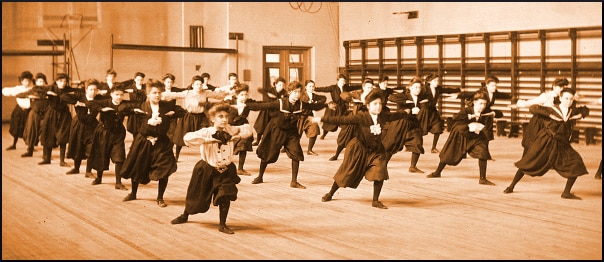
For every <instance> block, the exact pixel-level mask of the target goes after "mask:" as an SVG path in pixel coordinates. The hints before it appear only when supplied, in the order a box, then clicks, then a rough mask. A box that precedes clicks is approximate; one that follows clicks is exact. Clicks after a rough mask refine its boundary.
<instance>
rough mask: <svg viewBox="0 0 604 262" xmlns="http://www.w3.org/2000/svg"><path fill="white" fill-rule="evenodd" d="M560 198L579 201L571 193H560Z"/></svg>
mask: <svg viewBox="0 0 604 262" xmlns="http://www.w3.org/2000/svg"><path fill="white" fill-rule="evenodd" d="M561 197H562V198H566V199H577V200H580V199H581V198H580V197H578V196H575V195H574V194H572V193H562V196H561Z"/></svg>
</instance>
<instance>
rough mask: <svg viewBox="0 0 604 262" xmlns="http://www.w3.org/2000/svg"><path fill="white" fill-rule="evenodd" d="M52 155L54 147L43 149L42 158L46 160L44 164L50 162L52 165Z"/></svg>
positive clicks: (44, 147)
mask: <svg viewBox="0 0 604 262" xmlns="http://www.w3.org/2000/svg"><path fill="white" fill-rule="evenodd" d="M51 155H52V147H50V146H43V147H42V158H43V159H44V162H49V163H50V156H51Z"/></svg>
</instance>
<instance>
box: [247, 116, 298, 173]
mask: <svg viewBox="0 0 604 262" xmlns="http://www.w3.org/2000/svg"><path fill="white" fill-rule="evenodd" d="M282 147H283V148H284V149H285V153H286V154H287V157H289V158H290V159H292V160H297V161H304V153H303V151H302V146H301V145H300V136H299V134H298V130H297V129H296V128H291V129H281V128H280V127H279V126H278V124H277V123H276V122H275V121H271V122H269V124H268V125H267V126H266V130H264V134H263V136H262V140H261V141H260V144H259V145H258V148H257V149H256V155H257V156H258V157H259V158H260V159H262V160H263V161H264V162H267V163H269V164H270V163H275V162H277V160H278V159H279V154H281V148H282Z"/></svg>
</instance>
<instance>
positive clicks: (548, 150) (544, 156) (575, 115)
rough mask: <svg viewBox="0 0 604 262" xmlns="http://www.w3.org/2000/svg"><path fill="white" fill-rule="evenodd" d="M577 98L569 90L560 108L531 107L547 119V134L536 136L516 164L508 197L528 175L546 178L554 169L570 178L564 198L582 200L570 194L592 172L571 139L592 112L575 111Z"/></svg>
mask: <svg viewBox="0 0 604 262" xmlns="http://www.w3.org/2000/svg"><path fill="white" fill-rule="evenodd" d="M574 98H575V90H573V89H571V88H565V89H563V90H562V91H561V92H560V104H557V105H554V106H551V107H550V106H541V105H538V104H535V105H532V106H530V107H529V110H530V112H531V113H533V114H535V115H539V116H541V117H543V129H544V130H543V131H542V132H539V133H537V134H536V135H535V136H534V139H533V142H532V143H531V144H530V145H529V146H528V148H526V150H525V154H524V155H523V156H522V158H521V159H520V160H519V161H518V162H516V163H515V165H516V167H518V171H517V172H516V175H515V176H514V179H513V180H512V183H511V184H510V186H508V187H507V188H506V189H505V190H504V191H503V192H504V193H506V194H507V193H512V192H514V187H515V186H516V184H517V183H518V182H519V181H520V179H522V177H523V176H524V175H525V174H527V175H529V176H543V175H545V173H547V172H548V171H549V170H550V169H554V170H556V172H558V174H560V175H561V176H562V177H564V178H566V186H565V187H564V191H563V192H562V195H561V197H562V198H566V199H581V198H580V197H578V196H575V195H574V194H573V193H571V192H570V190H571V189H572V187H573V185H574V184H575V181H576V180H577V177H579V176H582V175H586V174H587V173H588V172H587V168H586V167H585V163H583V159H582V158H581V155H579V153H578V152H577V151H576V150H575V149H574V148H573V147H572V146H571V143H570V139H571V134H572V130H573V128H574V126H575V123H576V121H577V119H581V118H585V117H586V116H587V115H588V114H589V109H588V108H587V107H585V106H582V107H579V108H576V109H573V107H572V104H573V101H574Z"/></svg>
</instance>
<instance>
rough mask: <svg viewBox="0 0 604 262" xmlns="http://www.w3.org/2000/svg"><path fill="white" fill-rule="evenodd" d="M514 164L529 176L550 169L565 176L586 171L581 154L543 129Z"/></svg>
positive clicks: (585, 172)
mask: <svg viewBox="0 0 604 262" xmlns="http://www.w3.org/2000/svg"><path fill="white" fill-rule="evenodd" d="M515 165H516V167H518V168H519V169H520V170H522V171H523V172H524V173H525V174H527V175H529V176H543V175H545V173H547V171H549V170H550V169H554V170H556V172H558V174H560V176H562V177H565V178H570V177H578V176H582V175H585V174H587V173H588V172H587V168H586V167H585V163H584V162H583V159H582V158H581V155H580V154H579V153H578V152H577V151H576V150H575V149H574V148H572V146H571V144H570V142H569V141H567V140H561V139H555V138H553V137H552V134H551V133H549V132H547V131H545V130H544V131H543V132H540V133H539V134H537V135H536V136H535V137H534V140H533V142H532V144H531V146H530V147H528V149H527V150H526V153H525V154H524V155H523V156H522V158H521V159H520V160H519V161H518V162H516V163H515Z"/></svg>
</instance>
